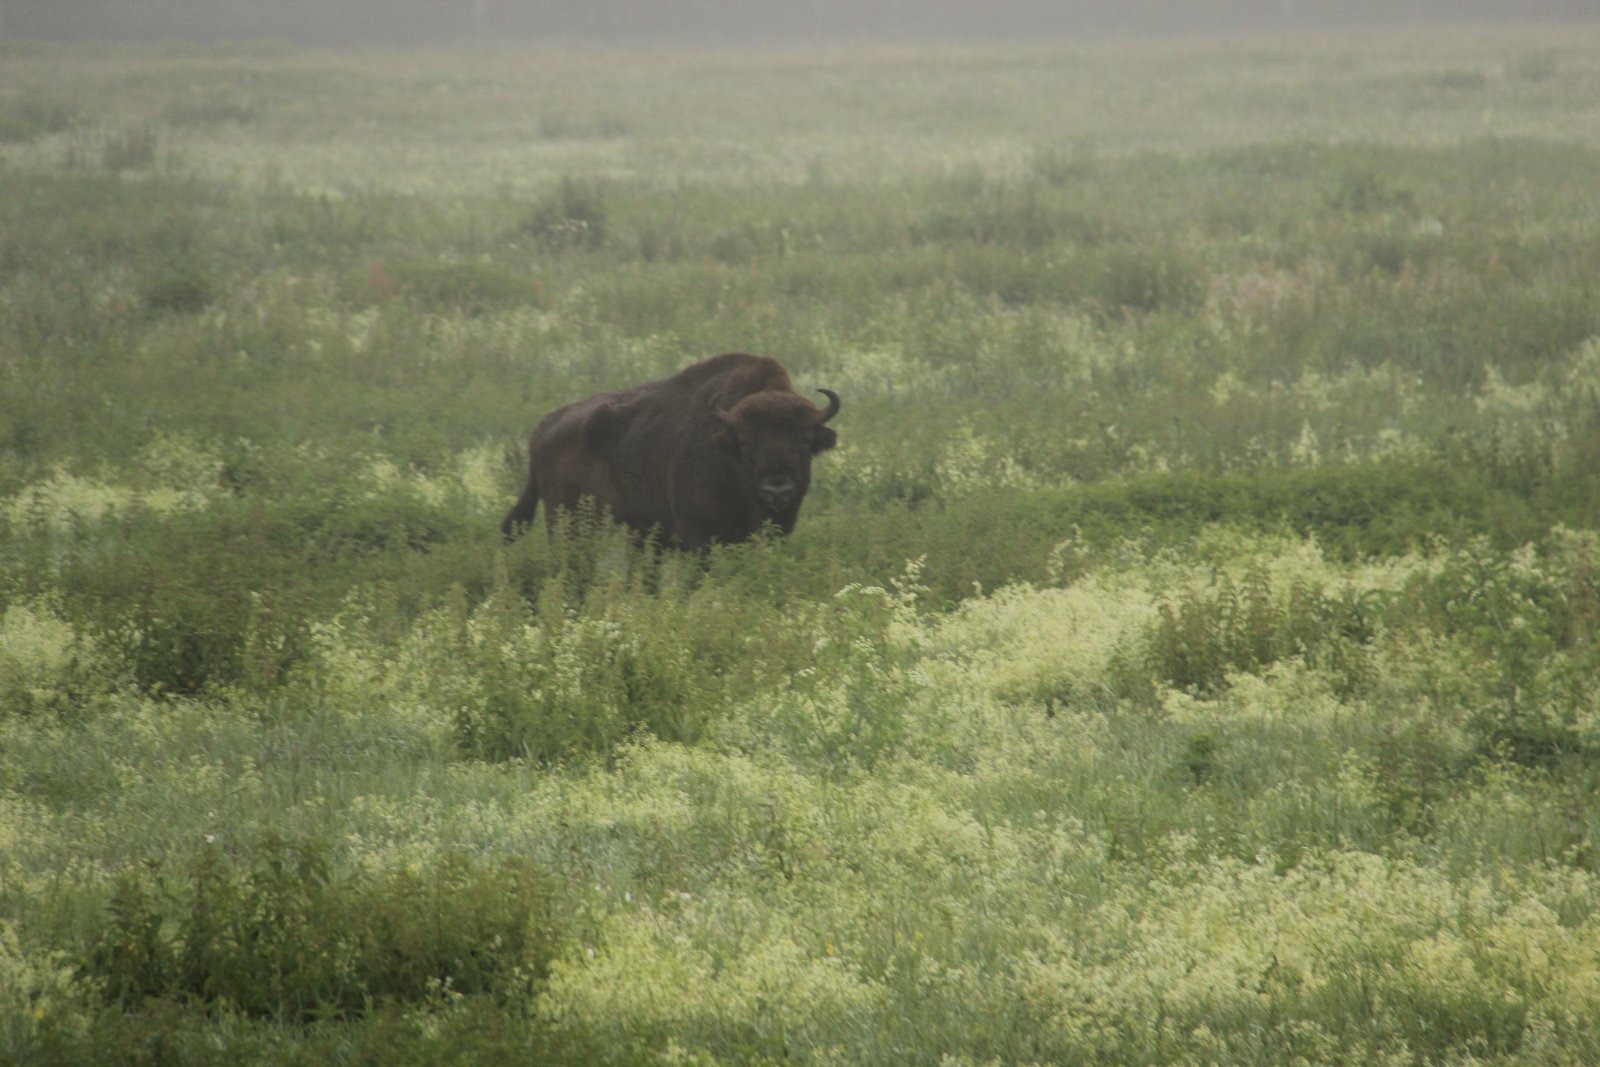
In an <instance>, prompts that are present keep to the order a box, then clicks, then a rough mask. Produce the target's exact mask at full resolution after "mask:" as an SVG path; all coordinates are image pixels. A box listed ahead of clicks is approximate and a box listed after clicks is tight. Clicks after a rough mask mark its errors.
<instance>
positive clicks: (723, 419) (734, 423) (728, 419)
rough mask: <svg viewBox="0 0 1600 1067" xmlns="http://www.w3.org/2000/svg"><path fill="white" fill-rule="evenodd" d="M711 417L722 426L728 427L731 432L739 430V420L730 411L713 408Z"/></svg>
mask: <svg viewBox="0 0 1600 1067" xmlns="http://www.w3.org/2000/svg"><path fill="white" fill-rule="evenodd" d="M711 417H712V418H713V419H716V420H717V421H718V422H720V423H722V425H724V426H726V427H727V428H728V429H730V430H737V429H738V428H739V420H737V419H735V418H734V417H733V414H732V412H730V411H728V409H727V408H718V407H714V408H712V409H711Z"/></svg>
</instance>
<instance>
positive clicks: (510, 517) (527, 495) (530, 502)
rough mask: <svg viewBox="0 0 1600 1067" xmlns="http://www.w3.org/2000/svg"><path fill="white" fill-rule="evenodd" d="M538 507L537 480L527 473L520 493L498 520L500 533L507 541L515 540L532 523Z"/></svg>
mask: <svg viewBox="0 0 1600 1067" xmlns="http://www.w3.org/2000/svg"><path fill="white" fill-rule="evenodd" d="M538 507H539V482H538V481H537V480H536V479H535V478H534V477H533V475H531V474H530V475H528V484H527V486H526V487H524V488H523V490H522V495H521V496H519V497H518V498H517V502H516V503H515V504H513V505H511V510H510V511H508V512H506V517H505V518H504V519H502V520H501V521H500V535H501V536H502V537H504V538H505V539H506V540H507V541H515V540H516V539H517V538H518V537H520V536H522V534H523V533H524V532H525V531H526V530H527V529H528V527H529V526H531V525H532V524H533V513H534V511H536V510H537V509H538Z"/></svg>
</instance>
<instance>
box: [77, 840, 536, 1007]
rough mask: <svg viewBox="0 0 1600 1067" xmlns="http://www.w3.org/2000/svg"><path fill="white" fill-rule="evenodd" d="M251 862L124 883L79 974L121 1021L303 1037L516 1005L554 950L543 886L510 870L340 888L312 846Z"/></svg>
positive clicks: (531, 873)
mask: <svg viewBox="0 0 1600 1067" xmlns="http://www.w3.org/2000/svg"><path fill="white" fill-rule="evenodd" d="M251 851H252V853H253V855H252V856H251V858H249V859H248V860H238V859H235V858H233V857H232V856H231V855H229V854H227V853H225V852H224V851H223V850H221V849H220V848H215V847H207V848H205V849H202V850H201V851H200V852H199V853H198V854H197V855H196V857H195V858H194V860H193V861H192V862H191V863H190V864H189V866H188V867H187V868H181V869H178V870H172V869H169V867H168V866H167V865H166V864H162V863H151V864H147V865H144V866H141V867H134V868H129V869H127V870H124V871H123V872H122V873H121V874H119V875H118V876H117V877H116V880H115V884H114V888H113V890H112V892H111V896H110V898H109V900H108V901H107V904H106V912H105V917H104V920H103V923H102V925H101V926H100V928H99V929H98V930H97V931H95V933H94V935H93V936H92V938H91V939H90V942H89V944H88V945H87V947H86V948H85V949H84V951H83V955H82V958H81V960H80V961H79V964H78V973H79V975H80V976H81V977H82V979H83V980H85V981H87V982H88V983H90V984H91V985H92V986H93V987H94V988H96V989H97V990H98V991H99V992H100V993H101V995H102V996H104V997H105V998H106V999H107V1000H108V1001H110V1002H111V1003H113V1004H116V1005H119V1006H121V1007H122V1008H124V1009H132V1008H139V1007H141V1006H142V1005H144V1004H145V1002H146V1001H148V1000H151V999H157V1000H168V1001H175V1002H176V1001H181V1002H188V1003H198V1004H201V1005H205V1006H207V1007H209V1008H211V1009H213V1010H215V1011H219V1012H239V1013H242V1014H244V1015H247V1016H252V1017H259V1018H269V1019H275V1020H279V1021H283V1022H311V1021H319V1020H328V1019H339V1018H350V1017H359V1016H362V1015H365V1014H367V1013H369V1012H372V1011H375V1010H379V1009H382V1008H385V1007H393V1006H397V1005H401V1006H403V1005H415V1004H431V1003H440V1002H443V1001H445V1000H447V999H448V998H451V997H457V996H473V995H489V996H493V997H496V998H499V999H502V1000H505V999H512V998H518V997H526V996H528V995H529V994H531V993H532V992H534V991H535V990H536V989H537V988H538V986H539V984H540V983H541V982H542V981H543V980H544V978H545V976H546V975H547V973H548V970H549V965H550V961H551V959H553V958H554V956H555V953H556V951H557V948H558V940H557V935H556V932H555V931H554V929H553V928H552V927H551V925H550V924H551V916H552V913H553V902H552V890H551V887H550V885H549V883H548V880H547V879H545V878H544V877H543V876H541V875H540V874H539V873H538V872H537V871H536V870H535V869H534V868H533V867H532V866H531V865H530V864H528V863H527V862H526V861H523V860H520V859H514V858H510V857H506V858H502V859H499V860H496V861H492V862H487V863H486V862H482V861H474V860H470V859H468V858H466V857H463V856H446V857H444V858H441V859H438V860H435V861H433V862H432V863H431V864H430V865H428V866H426V867H424V868H422V869H420V870H417V869H413V868H411V867H408V866H404V865H402V866H397V867H392V868H387V869H377V870H369V869H357V870H355V871H352V872H348V873H345V872H339V871H337V870H335V868H334V865H333V862H332V859H331V857H330V855H329V851H328V849H327V847H326V846H325V845H322V844H321V843H319V842H316V841H313V840H299V841H285V840H280V839H275V838H270V837H268V838H264V839H262V840H260V841H259V842H257V843H256V844H255V846H254V848H253V849H252V850H251Z"/></svg>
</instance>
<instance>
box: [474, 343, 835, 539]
mask: <svg viewBox="0 0 1600 1067" xmlns="http://www.w3.org/2000/svg"><path fill="white" fill-rule="evenodd" d="M818 392H820V393H822V394H823V395H824V396H826V397H827V398H828V406H827V407H825V408H821V409H818V407H817V406H816V405H815V404H813V403H812V402H811V401H809V400H807V399H806V398H805V397H803V396H801V395H800V394H799V393H796V392H795V391H794V387H793V386H792V385H791V384H790V382H789V373H788V372H787V371H785V370H784V369H783V367H782V365H780V364H779V363H778V362H777V360H773V359H767V358H766V357H764V356H751V355H746V354H744V353H742V352H731V353H728V354H726V355H721V356H713V357H712V358H710V359H707V360H704V361H702V362H700V363H696V364H694V365H693V366H690V367H686V368H684V369H683V370H681V371H679V372H678V373H677V374H674V375H672V376H671V377H670V378H662V379H661V380H659V381H654V382H646V383H645V384H643V385H635V386H633V387H632V388H629V389H622V390H619V391H618V392H615V393H601V394H599V395H598V396H592V397H589V398H588V399H587V400H579V401H578V402H576V403H573V404H568V405H567V406H566V407H564V408H561V409H560V410H558V411H555V412H552V413H551V414H549V415H546V416H545V417H544V420H543V421H541V422H540V423H539V425H538V427H537V428H535V429H534V431H533V435H532V437H531V438H530V439H529V441H528V486H527V488H526V489H524V490H523V491H522V496H521V497H520V498H519V499H518V500H517V502H516V504H515V505H513V506H512V508H511V510H510V511H509V512H508V513H507V514H506V517H505V520H504V521H503V522H502V523H501V524H500V531H501V533H503V534H504V535H505V536H506V538H507V539H508V540H509V539H511V538H514V537H516V536H517V535H518V534H520V533H521V532H522V531H523V530H525V529H527V527H528V525H529V524H530V523H531V522H532V521H533V513H534V510H535V509H536V508H537V507H538V506H539V501H540V500H543V501H544V503H545V519H546V521H547V522H548V523H550V524H551V525H554V523H555V514H554V513H555V510H556V509H558V508H563V509H571V508H574V507H576V506H577V504H578V501H579V499H580V498H582V497H590V498H592V499H593V500H594V501H595V503H597V504H598V505H599V506H600V507H601V508H603V509H605V510H606V511H608V512H610V514H611V515H612V517H613V518H615V519H616V520H617V521H619V522H621V523H624V524H625V525H627V526H628V527H630V528H631V529H633V530H634V531H635V532H637V533H638V534H640V535H641V536H643V535H646V534H649V533H651V532H655V533H656V534H657V535H658V536H659V537H660V539H661V543H663V544H667V545H673V546H676V547H678V548H685V549H691V550H701V549H704V548H706V547H707V546H708V545H710V544H712V543H713V542H718V543H722V544H730V543H732V542H735V541H743V540H746V539H748V538H749V537H750V536H751V535H752V534H754V533H755V532H756V530H758V529H760V527H761V526H762V524H763V523H766V522H771V523H772V524H773V525H774V526H776V527H777V528H778V529H779V530H781V531H782V532H784V533H786V534H787V533H789V532H790V531H792V530H793V529H794V524H795V520H796V519H797V518H798V517H799V515H800V502H801V501H802V500H804V499H805V495H806V490H807V489H808V488H810V485H811V457H812V456H814V455H816V454H817V453H818V452H823V451H826V450H827V449H830V448H832V447H833V446H834V444H835V443H836V442H837V440H838V435H837V434H836V433H835V432H834V431H833V430H832V429H831V428H829V427H828V426H825V425H823V424H824V423H826V422H827V421H828V420H829V419H831V418H833V417H834V416H835V415H837V414H838V413H839V394H837V393H835V392H834V391H833V390H831V389H819V390H818Z"/></svg>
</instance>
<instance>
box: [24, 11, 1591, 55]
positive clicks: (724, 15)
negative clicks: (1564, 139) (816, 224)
mask: <svg viewBox="0 0 1600 1067" xmlns="http://www.w3.org/2000/svg"><path fill="white" fill-rule="evenodd" d="M1597 20H1600V0H0V37H3V38H5V39H7V40H19V39H52V40H74V39H80V40H81V39H89V40H95V39H122V38H128V39H139V40H153V39H171V38H177V39H188V40H199V41H212V40H229V39H251V38H254V39H281V40H286V41H292V42H296V43H303V44H332V45H351V44H394V45H401V44H405V45H409V44H453V43H461V42H469V41H496V40H513V41H515V40H534V39H556V40H560V39H571V40H580V41H594V42H615V43H621V44H628V43H652V42H677V43H700V42H703V43H728V42H740V41H767V42H772V41H785V40H796V41H817V40H850V39H868V40H889V41H895V40H903V41H919V40H928V41H937V40H954V39H964V40H992V41H1005V40H1016V39H1028V38H1038V37H1058V38H1117V37H1151V36H1175V35H1189V34H1200V35H1235V34H1269V33H1283V32H1296V31H1329V30H1345V29H1356V28H1368V29H1388V28H1400V27H1417V26H1443V25H1448V24H1455V25H1485V24H1507V23H1519V22H1553V21H1562V22H1571V21H1597Z"/></svg>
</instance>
